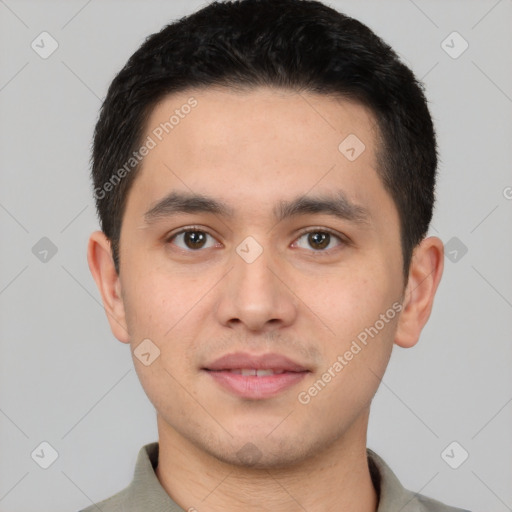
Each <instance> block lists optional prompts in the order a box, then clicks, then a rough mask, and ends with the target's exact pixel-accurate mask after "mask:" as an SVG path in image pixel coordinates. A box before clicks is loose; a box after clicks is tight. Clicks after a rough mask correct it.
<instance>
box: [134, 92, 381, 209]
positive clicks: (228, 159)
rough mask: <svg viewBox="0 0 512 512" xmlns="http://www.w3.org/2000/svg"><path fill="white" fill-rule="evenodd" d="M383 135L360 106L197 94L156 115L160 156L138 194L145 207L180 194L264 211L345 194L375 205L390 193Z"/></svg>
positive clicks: (308, 98) (309, 97)
mask: <svg viewBox="0 0 512 512" xmlns="http://www.w3.org/2000/svg"><path fill="white" fill-rule="evenodd" d="M377 137H378V130H377V128H376V122H375V118H374V116H373V114H372V113H371V112H370V111H369V109H367V108H366V107H364V106H363V105H361V104H359V103H356V102H353V101H348V100H343V99H338V98H335V97H332V96H326V95H320V94H312V93H297V92H293V91H289V90H283V89H270V88H257V89H251V90H244V91H240V90H239V91H234V90H231V89H226V88H217V89H216V88H204V89H195V90H194V89H191V90H187V91H183V92H181V93H179V94H172V95H169V96H167V97H166V98H164V99H163V100H162V101H161V102H160V103H158V104H157V105H156V106H155V107H154V109H153V110H152V112H151V114H150V116H149V118H148V121H147V123H146V127H145V135H144V140H145V141H148V140H151V141H152V143H151V146H152V149H151V150H150V151H149V152H148V154H147V155H146V156H145V157H144V159H143V161H142V165H141V168H140V169H139V171H138V173H139V175H138V177H137V179H136V180H135V183H134V185H133V186H132V189H136V192H134V191H133V190H132V191H131V192H130V195H137V196H140V197H141V198H142V199H143V201H144V204H141V205H140V206H141V208H142V207H147V206H148V205H149V204H150V203H152V202H154V201H155V200H156V199H158V198H161V197H163V196H164V195H166V194H168V193H169V191H170V190H171V189H173V188H176V189H180V190H182V191H187V192H194V193H198V194H206V195H212V194H216V195H217V196H219V197H220V195H222V197H223V198H224V199H225V202H226V203H228V204H235V203H238V204H239V205H243V206H244V208H245V209H250V207H251V205H252V206H253V207H254V208H255V209H258V208H261V207H262V206H263V204H264V203H268V204H269V207H274V206H275V204H276V203H277V202H278V201H280V200H282V199H286V198H287V197H290V198H291V197H297V196H298V195H306V194H308V192H315V193H316V192H326V191H329V190H334V189H336V191H338V190H340V189H341V190H343V192H344V193H345V195H346V196H347V197H348V198H349V199H351V200H353V201H354V202H355V203H359V202H366V203H368V202H371V201H372V200H373V201H375V199H376V198H375V193H377V194H379V193H380V194H383V193H385V192H384V189H383V186H382V184H381V182H380V179H379V178H378V174H377V160H376V159H377V157H376V150H377V147H376V144H377ZM132 192H134V194H132ZM372 196H373V197H372ZM132 202H133V201H132Z"/></svg>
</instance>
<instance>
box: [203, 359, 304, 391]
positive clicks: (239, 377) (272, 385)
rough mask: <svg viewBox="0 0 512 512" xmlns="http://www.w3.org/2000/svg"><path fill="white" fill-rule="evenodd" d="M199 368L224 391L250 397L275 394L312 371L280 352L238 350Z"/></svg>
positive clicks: (286, 388) (294, 383)
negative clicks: (260, 353) (250, 352)
mask: <svg viewBox="0 0 512 512" xmlns="http://www.w3.org/2000/svg"><path fill="white" fill-rule="evenodd" d="M202 370H203V371H204V372H206V373H207V374H208V375H209V376H210V377H211V378H212V379H213V381H214V382H215V383H216V384H217V385H219V386H220V387H221V388H222V389H223V390H224V391H228V392H229V393H230V394H233V395H235V396H239V397H242V398H246V399H253V400H261V399H265V398H271V397H274V396H277V395H279V394H280V393H283V392H284V391H285V390H288V389H290V388H291V387H292V386H294V385H296V384H297V383H298V382H300V381H301V380H302V379H303V378H304V377H305V376H306V375H307V374H308V373H311V371H310V370H309V369H307V368H305V367H304V366H302V365H301V364H299V363H296V362H294V361H292V360H291V359H289V358H287V357H285V356H282V355H280V354H263V355H260V356H255V355H251V354H247V353H240V352H238V353H233V354H228V355H226V356H223V357H221V358H219V359H217V360H215V361H214V362H213V363H211V364H209V365H208V366H207V367H204V368H202Z"/></svg>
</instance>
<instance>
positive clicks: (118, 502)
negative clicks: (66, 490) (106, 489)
mask: <svg viewBox="0 0 512 512" xmlns="http://www.w3.org/2000/svg"><path fill="white" fill-rule="evenodd" d="M127 494H128V490H127V489H123V490H122V491H120V492H118V493H117V494H114V495H113V496H110V498H107V499H105V500H103V501H100V502H98V503H95V504H94V505H91V506H90V507H87V508H84V509H82V510H80V511H79V512H98V510H101V512H121V511H124V510H125V503H126V499H127Z"/></svg>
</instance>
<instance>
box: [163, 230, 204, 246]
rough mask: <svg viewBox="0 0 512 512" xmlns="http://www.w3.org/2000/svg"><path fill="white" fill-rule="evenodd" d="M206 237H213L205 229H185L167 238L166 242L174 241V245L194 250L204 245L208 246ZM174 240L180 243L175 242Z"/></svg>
mask: <svg viewBox="0 0 512 512" xmlns="http://www.w3.org/2000/svg"><path fill="white" fill-rule="evenodd" d="M208 237H210V238H212V239H213V237H212V236H211V235H210V234H209V233H206V232H205V231H200V230H198V229H185V230H183V231H180V232H179V233H176V234H174V235H173V236H172V237H170V238H169V239H168V240H167V242H168V243H174V245H177V246H178V247H179V248H180V249H183V250H186V251H194V250H198V249H204V248H205V247H206V248H208V246H207V245H206V243H207V238H208ZM176 241H178V242H180V243H177V242H176ZM210 247H211V246H210Z"/></svg>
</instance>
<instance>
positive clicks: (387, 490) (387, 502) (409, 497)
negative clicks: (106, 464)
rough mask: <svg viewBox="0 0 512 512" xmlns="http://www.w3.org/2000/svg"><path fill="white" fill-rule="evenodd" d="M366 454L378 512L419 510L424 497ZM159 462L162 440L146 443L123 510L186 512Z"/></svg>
mask: <svg viewBox="0 0 512 512" xmlns="http://www.w3.org/2000/svg"><path fill="white" fill-rule="evenodd" d="M366 453H367V457H368V465H369V468H370V475H371V478H372V482H373V485H374V487H375V490H376V492H377V495H378V497H379V505H378V507H377V511H376V512H396V511H398V510H400V512H413V511H417V510H418V505H419V504H420V503H421V501H422V497H421V496H420V495H418V494H414V493H412V492H410V491H408V490H407V489H404V487H403V486H402V484H401V483H400V481H399V480H398V478H397V477H396V475H395V474H394V473H393V471H392V470H391V468H390V467H389V466H388V465H387V464H386V463H385V462H384V460H383V459H382V458H381V457H379V455H377V454H376V453H375V452H374V451H372V450H370V449H369V448H367V449H366ZM157 465H158V442H154V443H150V444H146V445H145V446H143V447H142V448H141V449H140V451H139V454H138V456H137V462H136V464H135V472H134V476H133V480H132V482H131V483H130V485H129V486H128V487H127V488H126V489H125V491H124V492H123V494H124V496H123V497H124V498H125V499H123V505H122V510H123V512H136V511H138V510H147V511H149V512H164V511H165V512H184V511H183V509H182V508H181V507H179V506H178V505H177V504H176V503H175V502H174V501H173V500H172V499H171V497H170V496H169V495H168V494H167V492H166V491H165V489H164V488H163V487H162V485H161V484H160V481H159V480H158V478H157V476H156V474H155V468H156V467H157ZM421 510H423V509H421Z"/></svg>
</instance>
